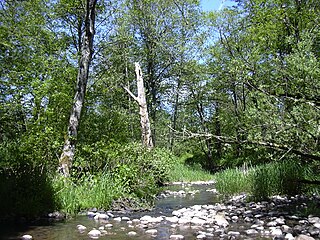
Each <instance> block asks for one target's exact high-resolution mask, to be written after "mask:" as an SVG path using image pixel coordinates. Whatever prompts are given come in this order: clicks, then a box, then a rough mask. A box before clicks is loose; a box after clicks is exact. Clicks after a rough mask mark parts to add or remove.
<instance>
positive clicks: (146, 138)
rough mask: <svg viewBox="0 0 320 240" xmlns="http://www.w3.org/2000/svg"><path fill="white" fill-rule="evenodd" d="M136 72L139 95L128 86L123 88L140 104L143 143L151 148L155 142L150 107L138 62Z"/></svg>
mask: <svg viewBox="0 0 320 240" xmlns="http://www.w3.org/2000/svg"><path fill="white" fill-rule="evenodd" d="M135 72H136V78H137V88H138V96H135V95H134V94H133V93H132V92H131V91H130V90H129V89H128V88H127V87H123V88H124V89H125V90H126V91H127V92H128V93H129V94H130V96H131V97H132V98H133V99H134V100H135V101H136V102H137V103H138V104H139V108H140V111H139V114H140V124H141V135H142V136H141V138H142V144H143V145H144V146H145V147H147V148H149V149H151V148H153V142H152V135H151V127H150V121H149V114H148V108H147V100H146V93H145V88H144V84H143V77H142V71H141V67H140V65H139V63H137V62H136V63H135Z"/></svg>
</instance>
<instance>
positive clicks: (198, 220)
mask: <svg viewBox="0 0 320 240" xmlns="http://www.w3.org/2000/svg"><path fill="white" fill-rule="evenodd" d="M190 223H192V224H195V225H203V224H206V221H205V220H203V219H201V218H198V217H194V218H192V220H191V222H190Z"/></svg>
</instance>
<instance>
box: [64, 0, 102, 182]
mask: <svg viewBox="0 0 320 240" xmlns="http://www.w3.org/2000/svg"><path fill="white" fill-rule="evenodd" d="M96 2H97V0H87V1H86V17H85V32H84V35H83V38H82V43H81V56H80V61H79V68H78V75H77V88H76V93H75V96H74V102H73V106H72V109H71V113H70V118H69V125H68V135H67V137H66V140H65V143H64V147H63V151H62V154H61V156H60V159H59V172H60V173H61V174H62V175H64V176H65V177H68V176H70V168H71V165H72V162H73V159H74V154H75V147H76V142H77V136H78V129H79V124H80V118H81V111H82V107H83V104H84V100H85V93H86V88H87V82H88V76H89V67H90V63H91V60H92V54H93V38H94V34H95V29H94V24H95V7H96Z"/></svg>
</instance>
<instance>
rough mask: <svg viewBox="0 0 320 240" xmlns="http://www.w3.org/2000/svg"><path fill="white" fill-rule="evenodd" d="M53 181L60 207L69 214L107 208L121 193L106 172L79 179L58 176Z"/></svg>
mask: <svg viewBox="0 0 320 240" xmlns="http://www.w3.org/2000/svg"><path fill="white" fill-rule="evenodd" d="M52 183H53V187H54V190H55V191H54V192H55V199H56V202H57V203H58V208H59V209H60V210H61V211H63V212H65V213H68V214H77V213H78V212H80V211H81V210H85V209H89V208H93V207H95V208H98V209H106V208H108V207H109V206H110V205H111V203H112V200H113V199H116V198H117V197H119V196H120V195H121V194H120V188H119V187H115V186H114V182H113V180H112V179H111V178H110V177H109V176H108V175H106V174H96V175H89V176H85V177H83V178H82V179H79V180H77V181H74V180H73V179H65V178H64V177H61V176H56V177H55V178H54V179H53V181H52Z"/></svg>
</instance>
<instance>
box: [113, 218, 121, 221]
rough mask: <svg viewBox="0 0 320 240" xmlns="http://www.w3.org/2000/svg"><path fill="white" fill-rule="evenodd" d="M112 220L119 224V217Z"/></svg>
mask: <svg viewBox="0 0 320 240" xmlns="http://www.w3.org/2000/svg"><path fill="white" fill-rule="evenodd" d="M113 220H114V221H116V222H121V217H116V218H114V219H113Z"/></svg>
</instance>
